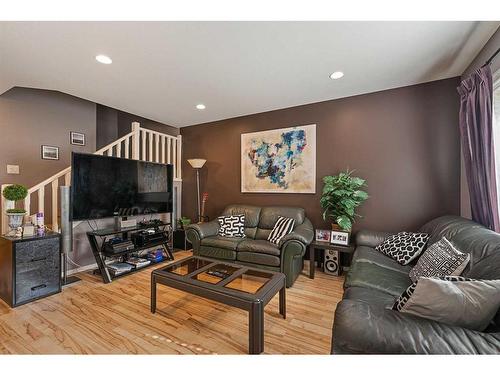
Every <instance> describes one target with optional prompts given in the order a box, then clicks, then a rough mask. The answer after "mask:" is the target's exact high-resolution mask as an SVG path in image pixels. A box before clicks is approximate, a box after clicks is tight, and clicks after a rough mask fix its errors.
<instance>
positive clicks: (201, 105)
mask: <svg viewBox="0 0 500 375" xmlns="http://www.w3.org/2000/svg"><path fill="white" fill-rule="evenodd" d="M205 108H207V107H205V104H201V103H200V104H197V105H196V109H200V110H202V109H205Z"/></svg>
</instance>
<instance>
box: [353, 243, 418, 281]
mask: <svg viewBox="0 0 500 375" xmlns="http://www.w3.org/2000/svg"><path fill="white" fill-rule="evenodd" d="M358 261H361V262H368V263H373V264H376V265H378V266H381V267H385V268H388V269H390V270H393V271H398V272H401V273H404V274H406V275H408V273H409V272H410V270H411V266H402V265H400V264H399V263H398V262H396V261H395V260H394V259H392V258H389V257H388V256H385V255H384V254H382V253H380V252H378V251H377V250H375V249H374V248H372V247H367V246H358V247H356V251H355V252H354V255H353V258H352V263H355V262H358Z"/></svg>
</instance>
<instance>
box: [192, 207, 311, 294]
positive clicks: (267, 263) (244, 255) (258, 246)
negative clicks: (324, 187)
mask: <svg viewBox="0 0 500 375" xmlns="http://www.w3.org/2000/svg"><path fill="white" fill-rule="evenodd" d="M238 214H245V237H244V238H236V237H221V236H218V235H217V233H218V230H219V224H218V221H217V220H213V221H210V222H208V223H201V224H191V225H188V226H187V228H186V238H187V240H188V241H189V242H190V243H191V244H192V245H193V253H194V255H199V256H203V257H208V258H217V259H223V260H226V261H231V262H235V263H239V264H245V265H248V266H251V267H256V268H263V269H268V270H272V271H279V272H283V273H284V274H285V275H286V286H287V287H291V286H292V285H293V283H294V282H295V279H297V276H298V275H299V274H300V272H301V271H302V268H303V266H304V262H303V258H302V257H303V255H304V254H305V251H306V248H307V245H309V244H310V243H311V241H312V240H313V237H314V229H313V226H312V224H311V222H310V221H309V219H308V218H306V216H305V212H304V209H303V208H299V207H285V206H272V207H256V206H249V205H231V206H228V207H226V208H225V209H224V211H223V212H222V213H221V215H220V216H226V215H238ZM279 216H285V217H290V218H293V219H295V226H294V229H293V232H292V233H289V234H287V235H286V236H284V237H283V238H282V239H281V240H280V242H279V244H277V245H275V244H273V243H271V242H269V241H267V237H268V236H269V233H270V232H271V230H272V229H273V227H274V224H275V223H276V221H277V220H278V217H279Z"/></svg>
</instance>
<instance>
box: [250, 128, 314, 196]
mask: <svg viewBox="0 0 500 375" xmlns="http://www.w3.org/2000/svg"><path fill="white" fill-rule="evenodd" d="M241 191H242V192H243V193H315V192H316V125H305V126H296V127H292V128H284V129H273V130H267V131H262V132H255V133H246V134H242V135H241Z"/></svg>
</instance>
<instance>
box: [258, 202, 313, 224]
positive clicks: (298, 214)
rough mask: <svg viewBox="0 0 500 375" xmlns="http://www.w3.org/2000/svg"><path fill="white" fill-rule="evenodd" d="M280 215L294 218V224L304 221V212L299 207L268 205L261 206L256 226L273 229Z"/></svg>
mask: <svg viewBox="0 0 500 375" xmlns="http://www.w3.org/2000/svg"><path fill="white" fill-rule="evenodd" d="M280 216H283V217H289V218H291V219H293V220H295V225H300V224H302V223H303V222H304V219H305V217H306V214H305V212H304V209H303V208H300V207H285V206H269V207H263V208H262V211H261V213H260V220H259V225H258V227H259V228H261V229H273V228H274V225H275V224H276V222H277V221H278V218H279V217H280Z"/></svg>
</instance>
